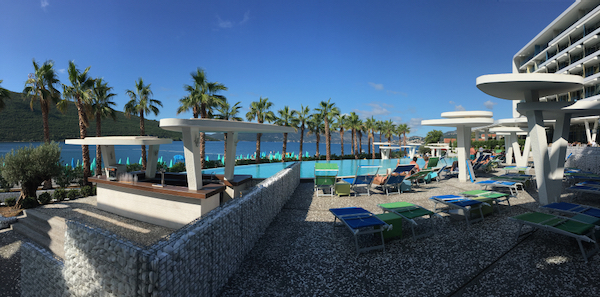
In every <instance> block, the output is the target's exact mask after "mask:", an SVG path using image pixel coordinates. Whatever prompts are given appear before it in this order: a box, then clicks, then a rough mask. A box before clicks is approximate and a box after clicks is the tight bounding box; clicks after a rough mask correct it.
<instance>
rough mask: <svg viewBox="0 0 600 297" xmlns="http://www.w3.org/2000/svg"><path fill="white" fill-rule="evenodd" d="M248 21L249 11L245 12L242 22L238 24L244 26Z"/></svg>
mask: <svg viewBox="0 0 600 297" xmlns="http://www.w3.org/2000/svg"><path fill="white" fill-rule="evenodd" d="M249 20H250V11H246V12H245V13H244V18H243V19H242V21H241V22H240V25H241V24H244V23H246V22H247V21H249Z"/></svg>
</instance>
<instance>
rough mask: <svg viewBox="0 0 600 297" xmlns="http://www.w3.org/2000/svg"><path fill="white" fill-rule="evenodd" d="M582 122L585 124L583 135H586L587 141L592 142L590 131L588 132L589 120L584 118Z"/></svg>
mask: <svg viewBox="0 0 600 297" xmlns="http://www.w3.org/2000/svg"><path fill="white" fill-rule="evenodd" d="M583 123H584V125H585V136H587V143H590V142H592V133H591V132H590V122H588V121H587V120H585V121H584V122H583Z"/></svg>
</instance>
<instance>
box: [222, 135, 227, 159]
mask: <svg viewBox="0 0 600 297" xmlns="http://www.w3.org/2000/svg"><path fill="white" fill-rule="evenodd" d="M223 136H224V137H223V140H225V143H223V146H224V147H223V160H227V159H225V158H227V132H225V133H223ZM223 165H225V162H223Z"/></svg>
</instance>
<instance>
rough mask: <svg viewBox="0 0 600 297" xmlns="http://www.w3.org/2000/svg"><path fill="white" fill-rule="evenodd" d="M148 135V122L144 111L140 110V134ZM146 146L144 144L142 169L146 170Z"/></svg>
mask: <svg viewBox="0 0 600 297" xmlns="http://www.w3.org/2000/svg"><path fill="white" fill-rule="evenodd" d="M145 135H146V124H145V123H144V111H143V110H142V111H140V136H145ZM146 163H147V160H146V146H145V145H142V169H143V170H146V165H147V164H146Z"/></svg>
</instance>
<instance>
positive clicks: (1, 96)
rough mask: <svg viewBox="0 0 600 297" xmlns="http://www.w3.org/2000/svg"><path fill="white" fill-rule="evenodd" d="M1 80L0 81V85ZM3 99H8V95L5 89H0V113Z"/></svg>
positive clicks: (2, 107)
mask: <svg viewBox="0 0 600 297" xmlns="http://www.w3.org/2000/svg"><path fill="white" fill-rule="evenodd" d="M1 83H2V80H1V79H0V84H1ZM4 99H10V93H9V92H8V90H7V89H5V88H3V87H0V111H1V110H2V109H4Z"/></svg>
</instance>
